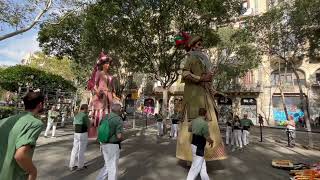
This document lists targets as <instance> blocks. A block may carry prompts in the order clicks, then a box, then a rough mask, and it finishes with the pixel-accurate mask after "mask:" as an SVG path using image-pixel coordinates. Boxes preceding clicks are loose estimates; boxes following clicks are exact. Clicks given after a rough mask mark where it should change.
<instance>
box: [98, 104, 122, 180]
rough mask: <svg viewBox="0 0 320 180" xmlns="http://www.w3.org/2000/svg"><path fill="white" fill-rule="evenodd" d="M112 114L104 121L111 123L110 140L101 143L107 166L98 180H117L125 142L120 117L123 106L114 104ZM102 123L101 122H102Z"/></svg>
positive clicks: (101, 171) (105, 165)
mask: <svg viewBox="0 0 320 180" xmlns="http://www.w3.org/2000/svg"><path fill="white" fill-rule="evenodd" d="M111 111H112V112H111V113H110V114H109V115H107V116H106V118H105V119H103V120H102V121H109V128H110V139H109V142H108V143H101V149H102V154H103V159H104V161H105V164H104V166H103V168H102V169H101V170H100V173H99V175H98V177H97V178H96V179H97V180H105V179H106V177H108V179H109V180H116V179H117V174H118V163H119V156H120V147H121V146H120V142H121V141H123V123H122V119H121V117H120V114H121V105H120V104H112V105H111ZM102 121H101V122H102Z"/></svg>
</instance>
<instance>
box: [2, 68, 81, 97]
mask: <svg viewBox="0 0 320 180" xmlns="http://www.w3.org/2000/svg"><path fill="white" fill-rule="evenodd" d="M26 86H30V87H33V88H34V89H37V88H40V89H43V88H45V89H51V90H54V89H64V90H66V91H75V90H76V88H75V87H74V86H73V84H72V82H71V81H68V80H66V79H64V78H63V77H61V76H59V75H55V74H52V73H47V72H45V71H41V70H39V69H35V68H32V67H28V66H22V65H16V66H12V67H8V68H6V69H3V70H1V71H0V87H1V88H2V89H5V90H7V91H11V92H17V91H18V89H19V87H26Z"/></svg>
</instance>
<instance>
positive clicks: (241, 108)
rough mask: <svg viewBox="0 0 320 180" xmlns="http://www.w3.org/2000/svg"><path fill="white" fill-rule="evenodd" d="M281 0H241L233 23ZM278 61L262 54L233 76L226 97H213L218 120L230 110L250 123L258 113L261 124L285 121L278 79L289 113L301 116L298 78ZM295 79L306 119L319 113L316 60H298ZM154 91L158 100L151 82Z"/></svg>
mask: <svg viewBox="0 0 320 180" xmlns="http://www.w3.org/2000/svg"><path fill="white" fill-rule="evenodd" d="M279 2H281V0H243V5H242V16H240V17H239V19H237V21H236V22H235V24H234V26H235V27H241V25H242V21H241V17H244V16H254V15H259V14H261V13H264V12H266V11H268V9H269V8H271V7H272V6H275V5H277V3H279ZM277 64H278V65H279V63H278V61H277V60H276V59H272V57H268V56H263V57H262V63H261V64H260V66H259V67H258V68H256V69H252V70H250V71H248V72H247V73H246V74H245V76H244V77H241V78H237V79H236V80H235V81H234V82H233V86H232V87H231V88H230V89H229V90H228V91H227V92H225V93H226V94H227V97H221V96H217V97H216V102H217V104H218V108H219V113H220V114H219V117H220V118H219V121H225V120H226V119H225V117H227V116H226V115H227V114H228V112H233V113H234V114H236V115H239V116H240V117H242V116H243V115H244V114H248V117H249V118H250V119H252V120H253V122H254V124H258V118H257V117H258V114H261V115H262V117H264V120H265V121H264V122H265V125H269V126H276V125H279V124H282V123H283V122H284V121H285V120H286V116H285V112H284V110H283V109H284V108H283V104H282V100H281V93H280V89H279V81H281V82H282V86H281V87H283V93H284V96H285V97H284V100H285V104H286V107H287V110H288V113H289V114H290V115H293V116H294V117H295V119H296V120H297V119H298V118H299V117H302V116H304V114H303V110H302V103H301V101H300V91H299V86H298V78H297V77H296V75H295V74H294V73H293V71H292V68H290V67H289V66H288V65H284V64H281V63H280V68H279V66H278V65H277ZM298 75H299V79H300V80H299V82H300V84H301V85H302V91H303V96H304V97H305V101H306V102H307V106H308V111H309V114H310V119H311V120H315V118H317V117H319V115H320V108H319V104H320V103H319V101H320V98H319V94H320V61H318V60H314V59H303V60H301V62H300V64H299V67H298ZM154 92H155V95H156V97H157V98H156V99H157V100H160V101H161V98H162V96H161V92H162V89H161V87H160V86H158V85H157V83H156V84H155V87H154ZM169 94H170V95H171V96H172V97H171V98H169V99H170V101H169V107H170V103H171V101H172V102H175V101H174V99H177V98H181V96H182V95H183V84H181V83H180V81H178V82H176V83H175V84H173V86H172V87H171V88H170V90H169Z"/></svg>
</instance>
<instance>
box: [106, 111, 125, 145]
mask: <svg viewBox="0 0 320 180" xmlns="http://www.w3.org/2000/svg"><path fill="white" fill-rule="evenodd" d="M106 118H108V119H109V121H110V122H109V125H110V134H111V136H110V140H109V142H110V143H117V142H119V139H118V138H117V134H119V133H122V132H123V125H122V119H121V117H120V116H119V115H117V114H116V113H113V112H111V113H110V115H109V116H108V115H107V117H106Z"/></svg>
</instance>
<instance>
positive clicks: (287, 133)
mask: <svg viewBox="0 0 320 180" xmlns="http://www.w3.org/2000/svg"><path fill="white" fill-rule="evenodd" d="M286 132H287V135H288V147H290V135H289V131H288V129H287V130H286Z"/></svg>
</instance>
